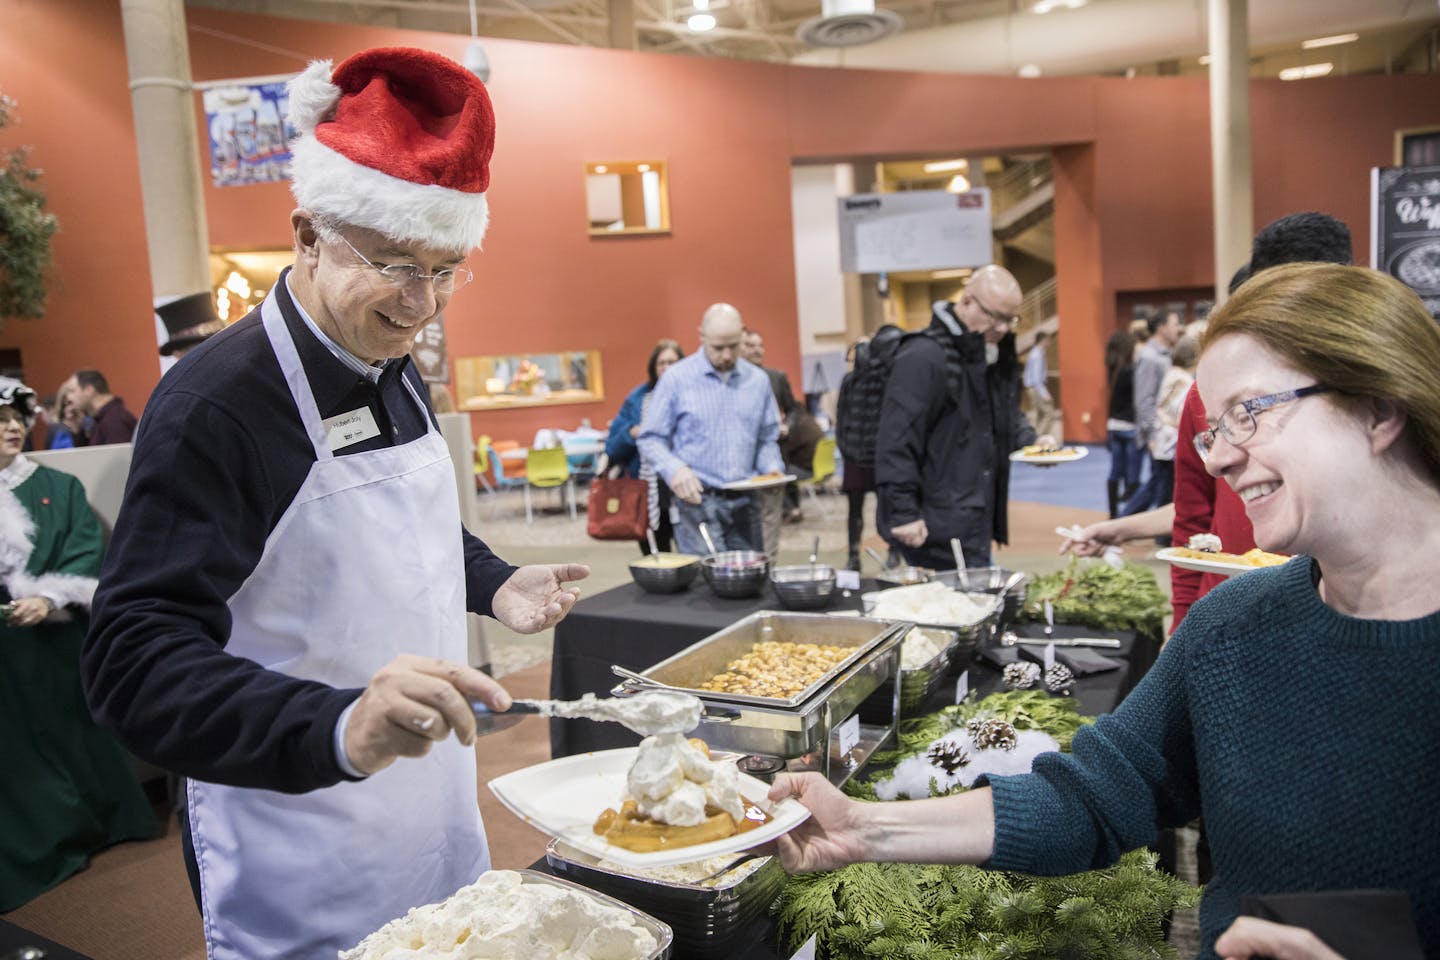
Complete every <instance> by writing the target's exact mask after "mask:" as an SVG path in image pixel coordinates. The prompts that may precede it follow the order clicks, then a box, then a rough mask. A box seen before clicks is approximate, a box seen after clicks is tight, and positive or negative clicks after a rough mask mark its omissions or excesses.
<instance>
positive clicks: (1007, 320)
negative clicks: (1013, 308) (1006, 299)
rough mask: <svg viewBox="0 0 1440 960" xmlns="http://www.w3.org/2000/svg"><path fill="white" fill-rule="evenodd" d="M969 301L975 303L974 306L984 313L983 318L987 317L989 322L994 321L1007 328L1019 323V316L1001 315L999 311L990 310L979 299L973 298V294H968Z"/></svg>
mask: <svg viewBox="0 0 1440 960" xmlns="http://www.w3.org/2000/svg"><path fill="white" fill-rule="evenodd" d="M970 299H971V300H974V301H975V306H977V307H979V308H980V310H981V312H982V313H984V314H985V316H987V317H989V318H990V319H991V320H994V321H995V322H996V323H1000V324H1004V325H1005V326H1007V327H1013V326H1015V324H1017V323H1019V322H1020V316H1019V314H1014V313H1001V312H1000V311H999V310H991V309H990V308H989V307H987V306H985V304H983V303H981V302H980V298H979V297H977V296H975V294H973V293H972V294H970Z"/></svg>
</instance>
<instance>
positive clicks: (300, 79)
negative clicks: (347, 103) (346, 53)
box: [285, 60, 340, 134]
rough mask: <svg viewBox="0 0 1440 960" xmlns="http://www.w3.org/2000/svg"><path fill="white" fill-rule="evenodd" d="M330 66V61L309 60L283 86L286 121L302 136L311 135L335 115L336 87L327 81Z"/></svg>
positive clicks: (331, 63)
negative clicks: (287, 102) (286, 108)
mask: <svg viewBox="0 0 1440 960" xmlns="http://www.w3.org/2000/svg"><path fill="white" fill-rule="evenodd" d="M333 67H334V61H332V60H312V61H311V62H310V66H308V67H306V68H305V69H304V70H303V71H302V72H301V73H299V74H298V75H297V76H295V77H293V78H292V79H291V80H290V82H289V83H287V84H286V85H285V89H286V92H287V93H288V94H289V96H290V108H289V111H288V113H289V117H290V122H291V123H292V124H294V125H295V129H296V130H298V131H299V132H300V133H302V134H306V133H311V132H313V131H314V130H315V128H316V127H317V126H319V125H320V123H321V122H322V121H325V120H329V119H330V117H331V116H332V115H333V114H334V113H335V105H336V104H337V103H339V102H340V88H339V87H337V86H335V84H333V83H331V82H330V74H331V71H332V69H333Z"/></svg>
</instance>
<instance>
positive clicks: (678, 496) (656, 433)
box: [637, 303, 785, 554]
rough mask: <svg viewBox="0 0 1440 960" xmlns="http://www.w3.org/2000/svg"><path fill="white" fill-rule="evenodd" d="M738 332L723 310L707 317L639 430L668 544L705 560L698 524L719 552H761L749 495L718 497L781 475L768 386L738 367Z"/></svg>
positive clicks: (727, 308) (733, 317)
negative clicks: (666, 506) (669, 509)
mask: <svg viewBox="0 0 1440 960" xmlns="http://www.w3.org/2000/svg"><path fill="white" fill-rule="evenodd" d="M743 330H744V325H743V323H742V322H741V319H740V311H738V310H736V309H735V308H734V307H732V306H731V305H730V304H728V303H716V304H712V305H711V306H710V307H709V308H708V309H706V311H705V315H704V317H703V319H702V320H701V322H700V344H701V347H702V349H701V350H699V351H698V352H696V353H693V354H691V355H690V356H688V357H686V358H685V359H684V360H681V361H679V362H678V363H676V364H675V365H674V366H672V367H671V368H670V369H669V370H668V371H667V372H666V374H665V376H664V377H662V378H661V379H660V381H659V383H658V384H656V386H655V391H654V393H653V394H652V395H651V399H650V403H649V405H648V406H647V407H646V408H645V418H644V420H643V421H642V423H641V425H640V436H639V437H638V438H637V445H638V446H639V448H640V456H641V457H642V458H643V459H644V460H645V461H646V462H647V463H650V464H652V465H653V466H654V467H655V471H656V472H657V473H659V474H660V476H661V477H662V478H664V480H665V482H666V483H667V484H669V485H670V489H671V490H672V491H674V493H675V506H676V510H677V513H678V516H677V519H676V522H675V542H676V546H677V547H678V549H679V550H680V551H682V552H684V553H696V554H705V553H708V552H709V550H708V548H706V546H705V544H704V541H703V540H702V539H701V537H700V523H701V522H704V523H705V526H706V528H707V529H708V530H709V532H710V535H711V537H713V538H714V540H715V546H716V547H717V548H718V549H721V550H762V549H764V547H763V545H762V544H763V536H762V533H761V526H760V508H759V504H758V503H757V502H756V497H755V495H754V494H753V493H752V492H749V491H745V490H727V489H725V486H726V485H727V484H733V483H735V482H736V481H740V480H747V479H749V478H750V477H753V476H755V475H756V474H762V473H783V472H784V468H785V463H784V461H783V460H782V459H781V457H780V446H779V444H778V443H777V440H778V438H779V436H780V417H779V414H778V413H777V412H776V408H775V400H774V397H773V395H772V394H771V391H770V378H769V377H767V376H766V375H765V372H764V371H763V370H761V369H760V368H759V367H757V366H755V365H754V364H752V363H749V362H746V361H744V360H741V359H740V352H739V351H740V340H741V334H742V332H743Z"/></svg>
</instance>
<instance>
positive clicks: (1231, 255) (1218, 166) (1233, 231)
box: [1208, 0, 1255, 306]
mask: <svg viewBox="0 0 1440 960" xmlns="http://www.w3.org/2000/svg"><path fill="white" fill-rule="evenodd" d="M1208 2H1209V5H1210V161H1211V167H1212V174H1211V186H1212V189H1213V193H1214V204H1215V303H1216V305H1217V306H1218V305H1219V304H1221V303H1224V302H1225V298H1226V296H1227V295H1228V292H1227V290H1226V288H1227V287H1228V286H1229V283H1230V276H1231V275H1232V274H1233V273H1234V272H1235V271H1236V270H1237V269H1239V267H1240V265H1241V264H1242V263H1245V262H1246V261H1247V260H1249V259H1250V240H1251V237H1253V236H1254V233H1255V224H1254V205H1253V202H1252V198H1251V192H1252V190H1251V173H1250V39H1249V38H1250V30H1249V24H1248V22H1247V19H1246V17H1247V8H1246V3H1247V0H1208Z"/></svg>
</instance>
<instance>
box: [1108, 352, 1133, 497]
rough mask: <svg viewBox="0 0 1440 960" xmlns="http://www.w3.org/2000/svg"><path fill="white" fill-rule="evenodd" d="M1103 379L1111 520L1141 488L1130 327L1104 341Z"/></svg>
mask: <svg viewBox="0 0 1440 960" xmlns="http://www.w3.org/2000/svg"><path fill="white" fill-rule="evenodd" d="M1105 382H1106V383H1107V384H1109V386H1110V406H1109V413H1108V414H1107V419H1106V421H1105V438H1106V445H1107V446H1108V447H1109V449H1110V476H1109V477H1108V478H1107V479H1106V480H1105V500H1106V503H1107V505H1108V506H1109V508H1110V517H1111V518H1112V519H1113V518H1115V517H1117V516H1119V515H1120V504H1121V503H1123V502H1124V501H1126V500H1128V499H1130V497H1132V496H1134V495H1135V491H1137V490H1139V489H1140V448H1139V445H1138V444H1137V443H1136V442H1135V338H1134V337H1133V336H1132V335H1131V334H1130V331H1129V330H1117V331H1115V332H1114V333H1112V334H1110V339H1109V340H1108V341H1107V342H1106V344H1105Z"/></svg>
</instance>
